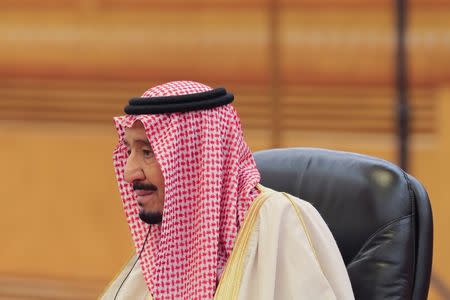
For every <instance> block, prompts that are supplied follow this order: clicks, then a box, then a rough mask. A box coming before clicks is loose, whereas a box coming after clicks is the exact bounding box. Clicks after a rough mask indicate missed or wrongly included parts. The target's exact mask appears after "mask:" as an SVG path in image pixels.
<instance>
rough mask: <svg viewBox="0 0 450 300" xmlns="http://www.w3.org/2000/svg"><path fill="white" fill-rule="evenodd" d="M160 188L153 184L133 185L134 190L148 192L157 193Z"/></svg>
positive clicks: (135, 183)
mask: <svg viewBox="0 0 450 300" xmlns="http://www.w3.org/2000/svg"><path fill="white" fill-rule="evenodd" d="M157 189H158V188H157V187H156V186H154V185H153V184H151V183H140V182H134V183H133V190H146V191H156V190H157Z"/></svg>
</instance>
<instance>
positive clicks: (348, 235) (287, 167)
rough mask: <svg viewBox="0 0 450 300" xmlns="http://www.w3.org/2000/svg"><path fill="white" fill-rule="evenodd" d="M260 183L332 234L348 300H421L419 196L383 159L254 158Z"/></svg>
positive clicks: (426, 206)
mask: <svg viewBox="0 0 450 300" xmlns="http://www.w3.org/2000/svg"><path fill="white" fill-rule="evenodd" d="M254 156H255V159H256V164H257V166H258V169H259V170H260V172H261V177H262V180H261V183H262V184H263V185H264V186H267V187H270V188H272V189H274V190H278V191H284V192H288V193H290V194H292V195H295V196H297V197H299V198H301V199H303V200H306V201H308V202H310V203H311V204H313V205H314V206H315V208H316V209H317V210H318V211H319V212H320V214H321V215H322V217H323V219H324V220H325V222H326V223H327V224H328V226H329V228H330V230H331V232H332V233H333V235H334V237H335V239H336V241H337V244H338V246H339V249H340V251H341V253H342V256H343V258H344V262H345V264H346V266H347V270H348V273H349V276H350V280H351V283H352V287H353V291H354V294H355V298H356V299H362V300H370V299H414V300H419V299H420V300H422V299H426V298H427V294H428V287H429V283H430V273H431V263H432V253H433V221H432V215H431V207H430V202H429V199H428V195H427V192H426V191H425V189H424V188H423V186H422V185H421V184H420V183H419V182H418V181H417V180H416V179H415V178H413V177H412V176H411V175H408V174H407V173H405V172H404V171H402V170H401V169H400V168H399V167H397V166H395V165H394V164H392V163H389V162H387V161H384V160H381V159H377V158H373V157H369V156H364V155H359V154H355V153H347V152H338V151H330V150H324V149H314V148H290V149H273V150H266V151H259V152H256V153H254Z"/></svg>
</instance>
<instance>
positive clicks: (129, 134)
mask: <svg viewBox="0 0 450 300" xmlns="http://www.w3.org/2000/svg"><path fill="white" fill-rule="evenodd" d="M124 142H125V144H127V145H130V144H133V143H143V144H146V145H150V142H149V141H148V138H147V134H146V133H145V128H144V126H143V125H142V123H141V122H135V123H134V124H133V126H132V127H130V128H125V137H124Z"/></svg>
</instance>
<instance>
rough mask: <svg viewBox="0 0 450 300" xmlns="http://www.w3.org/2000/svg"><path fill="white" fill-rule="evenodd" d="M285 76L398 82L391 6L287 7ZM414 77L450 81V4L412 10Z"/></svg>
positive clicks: (413, 80)
mask: <svg viewBox="0 0 450 300" xmlns="http://www.w3.org/2000/svg"><path fill="white" fill-rule="evenodd" d="M280 18H281V33H280V34H281V37H280V39H281V41H280V51H281V72H282V80H283V81H284V82H286V83H290V84H315V85H378V86H380V85H388V86H389V85H390V86H393V85H394V74H395V70H394V66H395V64H394V55H395V47H396V45H395V28H394V26H395V25H394V24H395V19H394V14H393V11H392V8H391V7H390V6H386V7H381V8H374V9H371V10H367V9H350V10H349V9H348V8H346V7H344V8H329V9H327V8H325V9H316V8H310V9H302V8H296V9H293V8H290V7H287V8H285V9H283V10H282V12H281V16H280ZM409 24H410V26H409V28H408V37H407V44H408V55H409V56H408V61H409V62H410V64H411V67H410V72H409V81H410V84H411V85H413V86H416V87H417V86H430V85H437V84H440V83H441V84H442V83H445V82H448V81H449V80H450V66H449V64H450V60H449V59H448V57H449V56H450V32H449V31H448V28H450V9H447V10H437V9H420V10H413V11H411V13H410V20H409Z"/></svg>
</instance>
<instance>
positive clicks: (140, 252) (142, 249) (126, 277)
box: [114, 226, 152, 300]
mask: <svg viewBox="0 0 450 300" xmlns="http://www.w3.org/2000/svg"><path fill="white" fill-rule="evenodd" d="M151 228H152V227H151V226H149V227H148V231H147V235H146V236H145V240H144V244H142V247H141V250H140V251H139V255H138V257H137V259H136V261H135V262H134V264H133V266H132V267H131V269H130V271H128V274H127V276H125V278H124V279H123V281H122V283H121V284H120V286H119V288H118V289H117V292H116V295H115V296H114V300H116V299H117V296H118V295H119V292H120V289H121V288H122V286H123V284H124V283H125V281H127V279H128V276H130V274H131V271H133V269H134V267H135V266H136V263H137V262H138V261H139V258H140V257H141V254H142V251H144V247H145V244H146V243H147V239H148V236H149V234H150V229H151Z"/></svg>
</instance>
